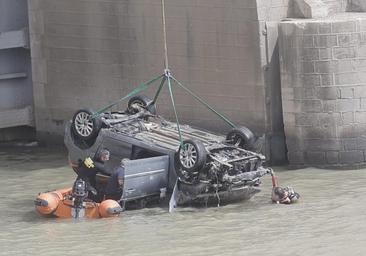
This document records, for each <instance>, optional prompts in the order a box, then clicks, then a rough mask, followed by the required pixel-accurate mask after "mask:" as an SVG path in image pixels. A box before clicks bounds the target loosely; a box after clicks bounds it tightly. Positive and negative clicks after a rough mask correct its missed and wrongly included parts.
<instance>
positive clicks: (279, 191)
mask: <svg viewBox="0 0 366 256" xmlns="http://www.w3.org/2000/svg"><path fill="white" fill-rule="evenodd" d="M273 192H274V193H275V194H276V195H277V196H278V197H279V198H281V199H282V198H284V197H285V196H286V194H285V193H286V191H285V190H284V189H283V188H281V187H275V188H274V189H273Z"/></svg>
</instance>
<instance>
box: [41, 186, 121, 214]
mask: <svg viewBox="0 0 366 256" xmlns="http://www.w3.org/2000/svg"><path fill="white" fill-rule="evenodd" d="M85 198H86V197H85V196H78V195H77V194H76V195H75V191H74V192H73V189H72V188H66V189H59V190H55V191H50V192H46V193H40V194H39V195H38V197H37V199H36V200H35V201H34V204H35V207H36V210H37V212H38V213H40V214H41V215H44V216H55V217H59V218H107V217H115V216H118V215H119V214H120V213H121V212H122V211H123V210H122V208H121V206H120V205H119V203H118V202H117V201H114V200H110V199H109V200H104V201H102V202H101V203H96V202H93V201H91V200H89V199H85Z"/></svg>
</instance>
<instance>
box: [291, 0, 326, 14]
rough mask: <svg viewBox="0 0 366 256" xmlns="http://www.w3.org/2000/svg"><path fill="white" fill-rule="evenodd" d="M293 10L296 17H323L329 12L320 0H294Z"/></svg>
mask: <svg viewBox="0 0 366 256" xmlns="http://www.w3.org/2000/svg"><path fill="white" fill-rule="evenodd" d="M294 2H295V4H294V8H295V10H294V12H295V13H296V16H297V17H298V18H323V17H327V16H329V14H330V10H329V8H328V5H327V4H325V3H324V2H323V1H322V0H294Z"/></svg>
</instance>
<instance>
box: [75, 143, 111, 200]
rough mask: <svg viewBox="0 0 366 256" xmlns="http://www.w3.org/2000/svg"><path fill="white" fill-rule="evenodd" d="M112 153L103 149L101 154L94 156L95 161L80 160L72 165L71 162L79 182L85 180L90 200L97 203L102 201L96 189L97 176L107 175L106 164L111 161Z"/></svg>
mask: <svg viewBox="0 0 366 256" xmlns="http://www.w3.org/2000/svg"><path fill="white" fill-rule="evenodd" d="M109 156H110V153H109V151H108V149H102V150H100V151H99V153H97V154H96V156H94V158H93V159H91V158H90V157H87V158H85V159H84V161H82V160H81V159H79V161H78V163H77V164H75V163H72V162H71V161H69V163H70V165H71V167H72V169H73V170H74V171H75V173H76V174H77V175H78V176H77V178H76V181H77V180H80V179H81V180H83V181H85V183H86V186H87V190H88V192H90V193H88V198H89V199H91V200H93V201H95V202H100V201H101V195H100V193H98V191H97V189H96V174H97V173H103V174H106V173H107V172H106V169H105V162H107V161H109Z"/></svg>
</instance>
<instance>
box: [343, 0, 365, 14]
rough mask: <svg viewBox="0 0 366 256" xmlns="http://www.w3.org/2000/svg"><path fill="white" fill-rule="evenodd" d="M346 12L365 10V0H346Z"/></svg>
mask: <svg viewBox="0 0 366 256" xmlns="http://www.w3.org/2000/svg"><path fill="white" fill-rule="evenodd" d="M347 12H366V1H365V0H348V1H347Z"/></svg>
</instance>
